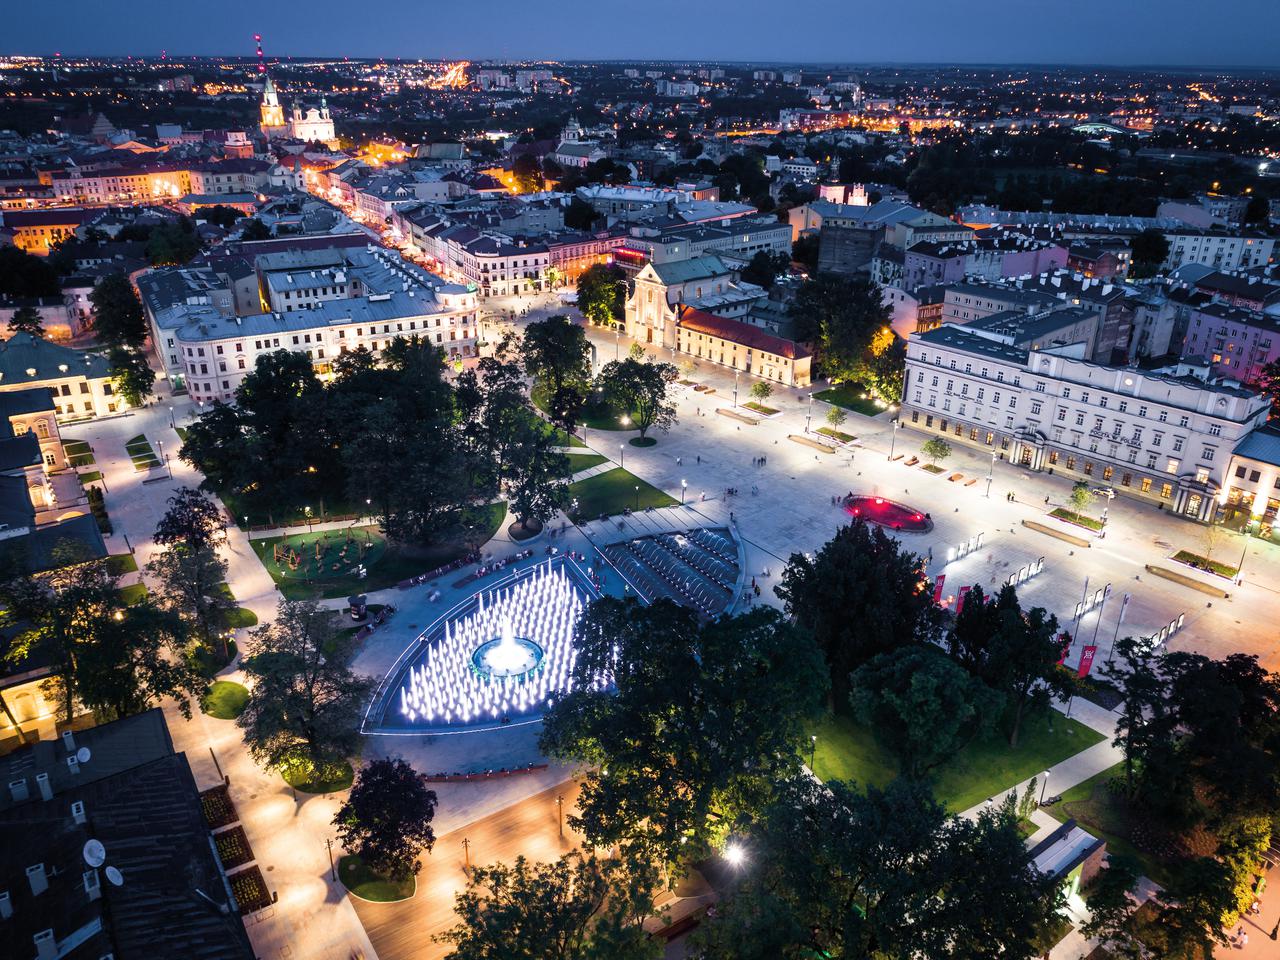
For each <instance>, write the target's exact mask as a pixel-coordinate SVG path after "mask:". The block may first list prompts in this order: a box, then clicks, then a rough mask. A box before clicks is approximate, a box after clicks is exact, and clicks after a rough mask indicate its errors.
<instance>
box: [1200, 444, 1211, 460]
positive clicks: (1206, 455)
mask: <svg viewBox="0 0 1280 960" xmlns="http://www.w3.org/2000/svg"><path fill="white" fill-rule="evenodd" d="M1200 459H1201V460H1212V459H1213V447H1205V448H1204V449H1203V450H1202V451H1200Z"/></svg>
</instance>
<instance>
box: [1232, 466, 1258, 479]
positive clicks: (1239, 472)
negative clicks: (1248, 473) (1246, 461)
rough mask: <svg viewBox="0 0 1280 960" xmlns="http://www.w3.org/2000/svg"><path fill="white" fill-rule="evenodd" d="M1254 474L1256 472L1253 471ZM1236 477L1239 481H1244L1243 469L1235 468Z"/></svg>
mask: <svg viewBox="0 0 1280 960" xmlns="http://www.w3.org/2000/svg"><path fill="white" fill-rule="evenodd" d="M1254 472H1255V473H1256V472H1257V471H1254ZM1236 476H1237V477H1239V478H1240V479H1241V480H1243V479H1244V467H1236ZM1255 479H1256V478H1255Z"/></svg>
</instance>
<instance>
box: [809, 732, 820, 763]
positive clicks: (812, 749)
mask: <svg viewBox="0 0 1280 960" xmlns="http://www.w3.org/2000/svg"><path fill="white" fill-rule="evenodd" d="M817 757H818V735H817V734H816V733H811V734H809V771H810V772H811V773H812V772H813V762H814V760H816V759H817Z"/></svg>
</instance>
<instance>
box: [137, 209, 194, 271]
mask: <svg viewBox="0 0 1280 960" xmlns="http://www.w3.org/2000/svg"><path fill="white" fill-rule="evenodd" d="M199 252H200V238H199V237H198V236H197V235H196V229H195V225H194V224H193V223H192V222H191V221H190V220H189V219H188V218H187V217H179V218H178V219H177V220H176V221H174V222H171V223H162V224H160V225H159V226H158V227H156V228H155V229H153V230H152V231H151V235H150V236H149V237H148V238H147V259H148V260H150V261H151V265H152V266H153V267H165V266H175V265H177V264H180V263H186V262H187V261H188V260H190V259H191V258H192V257H194V256H195V255H196V254H197V253H199Z"/></svg>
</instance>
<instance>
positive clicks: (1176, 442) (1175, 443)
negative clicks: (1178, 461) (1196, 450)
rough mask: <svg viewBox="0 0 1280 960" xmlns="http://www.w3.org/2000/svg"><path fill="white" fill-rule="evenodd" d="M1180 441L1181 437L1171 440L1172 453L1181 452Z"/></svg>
mask: <svg viewBox="0 0 1280 960" xmlns="http://www.w3.org/2000/svg"><path fill="white" fill-rule="evenodd" d="M1182 441H1183V438H1182V437H1174V438H1173V452H1174V453H1181V452H1182Z"/></svg>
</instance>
